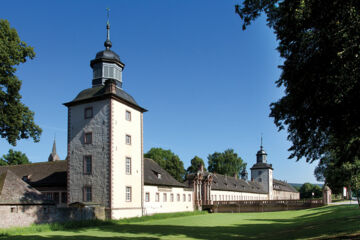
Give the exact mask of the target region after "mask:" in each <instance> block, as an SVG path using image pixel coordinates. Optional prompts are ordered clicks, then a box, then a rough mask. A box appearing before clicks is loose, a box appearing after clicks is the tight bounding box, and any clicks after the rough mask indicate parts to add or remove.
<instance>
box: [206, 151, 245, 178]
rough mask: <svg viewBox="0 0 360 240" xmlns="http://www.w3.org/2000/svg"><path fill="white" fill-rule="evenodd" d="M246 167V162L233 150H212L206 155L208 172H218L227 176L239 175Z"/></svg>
mask: <svg viewBox="0 0 360 240" xmlns="http://www.w3.org/2000/svg"><path fill="white" fill-rule="evenodd" d="M244 168H246V163H245V162H244V161H243V160H242V159H241V157H239V156H238V155H237V153H235V152H234V150H233V149H227V150H225V151H224V152H221V153H220V152H214V153H213V154H209V156H208V170H209V172H215V173H220V174H224V175H228V176H235V175H236V176H237V177H239V175H240V173H241V172H242V170H243V169H244Z"/></svg>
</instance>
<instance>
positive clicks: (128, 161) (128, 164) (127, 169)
mask: <svg viewBox="0 0 360 240" xmlns="http://www.w3.org/2000/svg"><path fill="white" fill-rule="evenodd" d="M125 172H126V174H131V158H129V157H126V159H125Z"/></svg>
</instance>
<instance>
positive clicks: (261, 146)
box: [260, 133, 263, 149]
mask: <svg viewBox="0 0 360 240" xmlns="http://www.w3.org/2000/svg"><path fill="white" fill-rule="evenodd" d="M260 149H263V134H262V133H261V143H260Z"/></svg>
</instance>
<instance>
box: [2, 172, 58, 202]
mask: <svg viewBox="0 0 360 240" xmlns="http://www.w3.org/2000/svg"><path fill="white" fill-rule="evenodd" d="M4 204H5V205H11V204H25V205H29V204H31V205H33V204H54V203H53V202H52V201H49V200H46V199H45V197H44V196H43V195H42V194H41V193H40V192H39V191H38V190H36V189H35V188H33V187H31V186H30V185H28V184H27V183H26V182H24V181H22V180H21V179H20V178H19V177H18V176H17V175H16V174H15V173H13V172H12V171H11V170H6V171H5V172H3V173H1V174H0V205H4Z"/></svg>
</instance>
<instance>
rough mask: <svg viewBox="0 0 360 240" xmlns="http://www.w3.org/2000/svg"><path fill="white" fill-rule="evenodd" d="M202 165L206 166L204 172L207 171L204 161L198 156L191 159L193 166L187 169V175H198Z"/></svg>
mask: <svg viewBox="0 0 360 240" xmlns="http://www.w3.org/2000/svg"><path fill="white" fill-rule="evenodd" d="M201 165H203V166H204V171H206V168H205V164H204V160H202V158H199V157H198V156H195V157H194V158H193V159H191V165H190V166H189V167H188V168H187V169H186V174H190V173H196V172H197V171H198V170H199V168H200V166H201Z"/></svg>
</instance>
